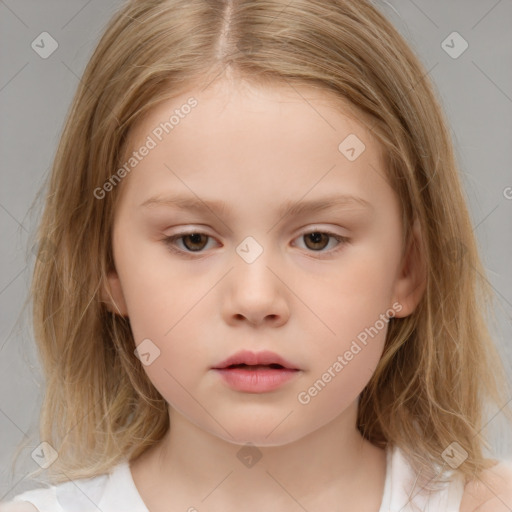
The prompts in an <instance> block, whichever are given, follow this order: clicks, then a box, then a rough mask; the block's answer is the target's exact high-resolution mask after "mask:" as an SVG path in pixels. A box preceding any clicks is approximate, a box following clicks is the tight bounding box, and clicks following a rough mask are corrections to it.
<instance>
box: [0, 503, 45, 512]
mask: <svg viewBox="0 0 512 512" xmlns="http://www.w3.org/2000/svg"><path fill="white" fill-rule="evenodd" d="M0 512H39V509H38V508H36V507H35V506H34V505H32V503H29V502H28V501H9V502H5V503H0Z"/></svg>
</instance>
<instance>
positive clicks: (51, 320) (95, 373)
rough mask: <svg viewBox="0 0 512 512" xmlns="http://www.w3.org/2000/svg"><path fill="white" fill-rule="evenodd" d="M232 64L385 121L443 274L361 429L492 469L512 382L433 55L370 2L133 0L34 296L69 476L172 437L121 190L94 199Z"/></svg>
mask: <svg viewBox="0 0 512 512" xmlns="http://www.w3.org/2000/svg"><path fill="white" fill-rule="evenodd" d="M227 65H229V66H230V69H232V70H233V71H234V72H235V73H236V77H237V78H238V79H239V80H246V81H247V82H251V83H255V84H260V85H263V84H265V85H270V86H272V85H278V84H281V85H286V84H291V85H306V86H309V87H314V88H316V89H317V90H319V91H325V92H328V93H329V94H330V96H332V97H336V98H339V99H340V104H341V102H345V103H347V104H350V105H352V106H353V107H354V111H355V112H359V113H361V114H362V115H363V117H362V118H365V119H370V120H371V121H372V126H371V127H370V128H371V130H372V133H373V134H374V135H375V136H376V137H377V139H378V140H379V142H380V143H381V144H382V148H383V150H384V153H385V157H386V163H387V172H388V178H389V180H390V183H392V185H393V187H394V189H395V191H396V193H397V195H398V197H399V199H400V204H401V207H402V220H403V226H404V234H403V236H404V247H405V246H406V244H407V243H408V242H409V241H410V240H411V228H412V225H413V221H414V220H415V219H418V222H419V225H420V226H421V233H422V246H423V250H422V255H423V258H424V262H425V266H426V269H427V278H426V281H427V282H426V287H425V292H424V294H423V296H422V299H421V301H420V303H419V305H418V307H417V308H416V310H415V311H414V313H413V314H411V315H410V316H408V317H406V318H393V319H391V321H390V325H389V329H388V333H387V338H386V345H385V349H384V353H383V355H382V358H381V360H380V362H379V364H378V367H377V369H376V371H375V373H374V375H373V376H372V378H371V380H370V382H369V383H368V385H367V386H366V388H365V389H364V390H363V392H362V395H361V397H360V402H359V412H358V419H357V425H358V428H359V430H360V432H361V433H362V435H363V436H364V437H365V438H366V439H368V440H369V441H371V442H372V443H374V444H375V445H377V446H380V447H385V446H387V445H390V446H392V445H396V446H398V447H400V448H401V449H402V450H403V451H404V452H405V454H406V456H407V457H408V459H409V460H410V462H411V464H412V465H413V467H414V469H415V470H416V471H417V472H418V473H420V472H423V474H425V475H427V476H428V478H433V477H435V476H436V475H437V473H438V471H437V469H436V468H438V467H439V465H440V466H441V467H442V468H445V464H444V462H443V458H442V455H441V454H442V452H443V451H444V450H445V449H446V448H447V447H448V446H449V445H450V444H451V443H452V442H453V441H456V442H458V443H459V444H460V445H461V446H462V447H463V448H464V449H465V450H466V451H467V453H468V454H469V456H468V458H467V460H466V461H465V462H464V463H463V464H462V465H461V466H460V467H459V468H458V471H460V472H462V473H463V474H464V476H465V477H466V479H469V478H470V477H473V476H474V475H478V474H479V473H480V472H481V471H482V470H483V469H484V468H487V467H490V465H491V461H490V460H489V459H485V458H484V456H483V447H484V446H488V445H487V442H486V441H485V438H484V437H482V436H483V434H482V429H483V427H484V426H485V425H484V424H483V421H484V418H483V413H484V406H485V404H486V403H488V401H490V403H495V404H497V405H498V406H499V407H501V405H502V404H503V403H505V401H506V397H507V395H506V392H505V388H506V378H505V374H504V371H503V368H502V362H501V361H500V358H499V354H498V352H497V351H496V348H495V347H494V345H493V342H492V340H491V337H490V335H489V332H488V330H487V326H486V321H485V313H486V310H489V311H490V310H491V309H492V307H491V306H492V294H491V292H490V288H489V285H488V284H487V282H486V280H485V278H484V274H485V272H484V270H483V268H482V266H481V263H480V259H479V256H478V252H477V247H476V243H475V239H474V235H473V232H472V225H471V221H470V217H469V215H468V211H467V207H466V204H465V200H464V196H463V192H462V187H461V183H460V181H459V176H458V168H457V163H456V159H455V156H454V150H453V147H452V142H451V140H450V135H449V132H448V130H447V122H446V120H445V119H444V117H443V113H442V109H441V107H440V106H439V103H438V100H437V99H436V95H435V92H434V89H433V86H432V85H431V83H430V82H429V80H428V77H427V76H426V71H425V69H424V68H423V66H422V65H421V63H420V62H419V60H418V58H417V57H416V56H415V55H414V53H413V52H412V51H411V49H410V48H409V47H408V45H407V43H406V42H405V41H404V39H403V38H402V37H401V36H400V35H399V33H398V32H397V30H396V29H395V28H394V27H393V26H392V24H391V23H390V22H389V21H388V20H387V19H386V18H385V17H384V16H383V14H381V13H380V12H379V11H378V10H377V9H376V8H375V7H374V6H372V5H371V4H370V3H368V2H367V1H362V0H331V1H326V0H295V1H294V2H285V1H284V0H261V1H258V2H252V1H243V0H239V1H236V0H235V1H229V0H226V1H221V0H218V1H215V0H209V1H205V0H133V1H130V2H127V3H126V4H125V5H123V6H122V8H121V9H120V10H119V11H118V12H117V13H116V14H115V15H114V17H113V19H112V20H111V21H110V22H109V24H108V26H107V28H106V31H105V33H104V35H103V37H102V38H101V40H100V42H99V44H98V46H97V48H96V50H95V52H94V54H93V55H92V58H91V59H90V61H89V63H88V65H87V68H86V69H85V72H84V74H83V77H82V80H81V83H80V85H79V87H78V90H77V92H76V96H75V98H74V100H73V103H72V106H71V109H70V112H69V114H68V117H67V122H66V124H65V128H64V131H63V134H62V138H61V140H60V144H59V146H58V150H57V153H56V156H55V161H54V165H53V169H52V172H51V176H50V179H49V184H48V192H47V196H46V204H45V209H44V213H43V216H42V219H41V222H40V226H39V230H38V233H37V239H38V242H39V244H40V246H41V244H42V245H46V248H47V247H48V246H51V247H53V251H52V252H51V258H49V259H48V258H38V259H37V261H36V265H35V269H34V276H33V283H32V289H31V295H32V298H33V322H34V334H35V338H36V341H37V346H38V353H39V357H40V359H41V362H42V365H43V369H44V373H45V378H46V394H45V396H44V401H43V405H42V410H41V417H40V436H41V440H42V441H47V442H48V443H50V444H51V445H52V446H53V447H54V448H55V449H56V450H57V452H58V454H59V457H58V459H57V460H56V461H55V462H54V463H53V464H52V465H51V466H50V468H49V469H48V471H49V472H50V475H51V477H50V479H51V481H52V482H54V483H59V482H62V481H66V480H69V479H77V478H83V477H91V476H94V475H98V474H102V473H104V472H107V471H108V470H109V469H111V467H112V466H113V465H115V464H116V463H118V462H120V461H121V460H123V459H126V458H129V459H133V458H135V457H137V456H138V455H140V454H141V453H143V452H144V451H145V450H146V449H147V448H149V447H150V446H152V445H154V444H155V443H157V442H158V441H159V440H161V439H162V437H163V436H164V434H165V433H166V432H167V430H168V429H169V419H168V411H167V404H166V402H165V400H164V399H163V397H162V396H161V395H160V394H159V393H158V391H157V390H156V389H155V388H154V386H153V385H152V384H151V382H150V381H149V379H148V377H147V376H146V374H145V372H144V370H143V367H142V364H141V363H140V361H139V360H138V359H137V358H136V356H135V355H134V347H135V343H134V340H133V337H132V333H131V330H130V325H129V320H128V319H127V318H124V317H122V316H120V315H117V314H113V313H111V312H109V311H108V310H107V308H106V305H105V303H102V302H101V299H100V290H101V288H102V286H103V285H104V283H105V282H106V279H107V274H108V271H109V270H110V269H111V268H113V265H114V261H113V257H112V247H111V227H112V221H113V214H114V211H115V208H116V203H117V201H118V197H119V192H120V191H119V188H120V187H114V188H113V190H112V191H111V192H109V193H108V194H106V195H105V197H104V198H103V199H101V200H98V199H97V198H96V197H95V195H94V194H93V191H94V190H95V189H97V187H101V186H102V185H103V184H104V183H105V182H106V181H107V180H108V179H109V177H110V176H111V175H112V174H113V173H114V172H115V170H116V169H118V168H119V166H120V165H121V164H122V162H123V158H124V155H126V154H127V151H128V149H129V144H130V139H129V135H130V133H131V130H132V129H133V127H134V126H135V125H136V123H137V122H139V121H140V120H141V119H142V118H143V116H144V115H145V114H146V113H147V112H148V111H149V110H150V109H151V108H153V107H155V106H156V105H158V104H159V103H160V102H162V101H164V100H166V99H169V98H172V97H174V96H177V95H179V94H182V93H183V92H184V91H187V90H189V89H190V88H191V87H193V86H196V85H199V86H201V85H203V86H206V85H208V84H210V83H211V82H212V81H213V80H215V79H216V78H217V77H219V76H222V73H223V71H224V70H225V67H226V66H227ZM445 469H449V468H445ZM35 473H38V472H35ZM439 478H441V475H439Z"/></svg>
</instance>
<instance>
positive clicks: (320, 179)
mask: <svg viewBox="0 0 512 512" xmlns="http://www.w3.org/2000/svg"><path fill="white" fill-rule="evenodd" d="M191 96H194V97H195V98H196V99H197V100H198V106H197V107H195V108H194V109H193V110H192V111H191V113H190V114H188V115H187V116H185V117H184V118H183V119H181V120H180V123H179V125H177V126H175V128H174V129H173V131H172V132H171V133H170V134H169V135H167V136H165V138H164V139H163V140H162V142H160V143H159V144H158V145H157V147H155V148H154V149H152V150H151V151H150V153H149V154H148V155H147V156H146V157H145V158H144V159H143V160H142V161H141V162H140V163H139V164H138V165H137V167H136V169H134V170H133V171H132V172H131V173H130V174H129V175H128V176H127V177H125V178H124V180H123V182H122V183H121V185H119V186H120V187H122V190H121V197H120V202H119V205H118V209H117V210H116V216H115V222H114V226H113V250H114V260H115V267H116V269H115V271H113V272H112V273H111V274H110V275H109V280H108V283H107V286H106V289H105V295H104V297H105V301H107V302H109V303H110V306H109V307H110V308H111V309H112V310H115V311H117V313H119V314H122V315H124V316H128V317H129V319H130V325H131V328H132V331H133V335H134V339H135V342H136V344H137V345H138V344H140V343H141V342H142V340H144V339H148V338H149V339H150V340H151V342H152V343H153V344H154V345H155V346H157V347H158V348H159V350H160V356H159V357H157V358H156V359H155V360H154V361H153V362H152V363H151V364H150V365H148V366H144V369H145V371H146V373H147V375H148V377H149V379H150V380H151V381H152V383H153V384H154V385H155V387H156V388H157V389H158V390H159V392H160V393H161V394H162V396H163V397H164V398H165V399H166V401H167V402H168V404H169V415H170V423H171V429H170V430H169V432H168V433H167V435H166V436H165V438H164V439H163V440H162V441H161V442H160V443H159V444H157V445H156V446H154V447H152V448H151V449H150V450H148V451H147V452H145V453H144V454H143V455H142V456H141V457H139V458H138V459H137V460H134V461H132V462H131V470H132V476H133V478H134V482H135V484H136V486H137V489H138V490H139V493H140V495H141V497H142V498H143V500H144V502H145V503H146V505H147V507H148V509H149V510H150V511H151V512H160V511H163V510H166V511H168V510H188V509H189V508H190V507H196V508H197V509H198V510H202V511H203V510H205V511H206V510H207V511H220V510H222V511H224V512H231V511H235V510H236V511H238V510H240V504H241V503H243V509H244V510H245V511H247V512H253V511H260V510H262V509H264V510H267V511H270V512H273V511H278V510H279V511H283V510H284V511H296V510H303V509H302V508H301V507H304V508H306V509H307V510H339V506H340V503H342V504H343V507H344V510H359V511H363V512H364V511H374V512H375V511H376V510H378V508H379V506H380V503H381V500H382V493H383V487H384V479H385V452H384V451H383V450H381V449H379V448H376V447H375V446H373V445H372V444H370V443H369V442H368V441H366V440H364V439H363V438H362V436H361V435H360V434H359V432H358V431H357V429H356V415H357V403H358V402H357V400H358V396H359V394H360V393H361V391H362V390H363V388H364V387H365V385H366V384H367V382H368V381H369V379H370V377H371V375H372V374H373V372H374V370H375V368H376V366H377V363H378V361H379V358H380V356H381V354H382V351H383V348H384V341H385V335H386V329H387V324H386V325H385V327H384V328H382V329H381V330H380V331H379V332H378V335H376V336H374V337H373V338H370V339H369V342H368V344H367V345H366V346H365V347H364V348H363V349H362V350H361V351H360V352H359V353H358V354H357V355H356V356H355V357H354V358H353V359H352V360H351V361H350V362H349V363H348V364H347V365H346V366H345V367H344V368H343V370H342V371H341V372H339V373H337V374H336V377H335V378H332V379H331V381H330V382H329V383H328V384H327V385H326V386H325V387H324V388H323V389H322V390H321V392H320V393H318V394H317V395H316V396H314V397H312V398H311V400H310V402H309V403H308V404H306V405H304V404H301V403H299V401H298V399H297V396H298V393H300V392H301V391H304V390H307V389H308V388H309V387H310V386H312V385H313V383H314V382H315V381H316V380H317V379H319V378H321V377H322V374H324V372H325V371H326V369H327V368H329V367H331V366H332V365H333V363H334V362H335V361H336V360H337V357H338V355H340V354H344V353H345V351H346V350H348V349H349V348H350V346H351V343H352V341H353V340H355V339H356V336H357V335H358V334H359V333H361V332H362V331H364V329H365V328H367V327H369V326H373V325H374V324H375V323H376V321H377V320H378V319H379V318H380V315H382V314H384V313H385V312H386V310H388V309H389V308H392V305H393V304H394V303H396V302H398V303H399V304H400V306H401V310H400V312H397V313H396V315H395V316H396V317H404V316H407V315H409V314H411V313H412V312H413V311H414V309H415V307H416V306H417V304H418V302H419V300H420V298H421V294H422V293H423V291H424V289H423V286H422V282H423V278H422V274H421V270H420V269H421V265H420V257H419V254H418V253H417V252H415V251H414V250H413V249H412V246H411V247H408V248H404V247H402V245H401V236H402V226H401V220H400V218H401V217H400V208H399V205H400V203H399V199H398V198H397V196H396V194H395V192H394V191H393V189H392V188H391V186H390V185H389V183H388V182H387V180H386V178H385V169H384V165H383V155H382V153H381V149H380V146H379V145H378V143H377V141H376V140H375V139H374V138H373V137H372V134H371V133H370V131H369V130H368V129H367V128H366V126H367V123H365V122H364V120H363V118H361V121H358V120H357V119H355V118H352V117H348V116H347V115H345V113H344V112H343V111H342V110H341V109H340V106H339V105H338V106H335V105H334V104H333V102H332V101H331V100H332V98H331V97H330V96H329V95H328V94H327V93H324V92H320V91H318V90H316V89H309V88H306V87H294V88H293V89H292V88H288V87H273V88H271V89H270V88H261V87H259V88H256V87H251V86H249V85H247V84H241V83H239V82H236V81H234V80H229V79H223V81H222V82H218V83H217V85H215V86H210V87H208V88H207V89H205V90H200V89H194V90H190V91H189V92H187V94H184V95H182V96H180V97H177V98H173V99H172V100H169V101H167V102H165V103H163V104H161V105H159V106H157V107H156V108H155V109H154V110H153V111H151V112H150V114H149V115H148V116H147V117H146V118H145V119H144V120H143V122H141V123H140V124H139V125H138V126H137V127H136V128H135V129H134V131H133V132H132V134H131V141H132V148H138V147H140V145H142V144H143V143H144V141H145V140H146V138H147V136H148V135H149V134H151V132H152V130H153V129H154V128H155V126H157V125H158V124H159V123H160V122H162V121H164V120H166V119H168V117H169V112H171V111H172V110H174V109H175V108H180V106H181V105H183V104H185V103H186V101H187V99H188V98H190V97H191ZM349 134H356V135H357V137H358V138H359V139H360V140H361V141H363V143H364V144H365V146H366V148H365V150H364V151H363V152H362V153H361V154H360V156H359V157H358V158H357V159H356V160H354V161H349V160H348V159H347V158H346V157H345V156H344V155H343V154H342V153H341V152H340V151H339V150H338V145H339V144H340V143H341V142H342V141H343V140H344V139H345V137H347V136H348V135H349ZM170 193H183V194H186V195H188V196H191V197H193V198H194V197H195V198H197V197H198V198H200V199H201V201H209V200H219V201H225V203H226V205H227V208H226V209H225V210H224V211H219V212H216V213H215V215H214V214H213V213H212V212H207V213H197V212H193V211H190V210H179V209H176V208H173V207H170V206H163V205H158V206H153V207H150V208H144V207H141V206H140V205H141V204H142V203H143V202H144V201H146V200H147V199H148V198H150V197H152V196H154V195H161V196H166V195H168V194H170ZM331 194H339V195H342V194H350V195H355V196H359V197H362V198H363V199H365V200H366V201H368V203H370V205H371V206H370V207H369V208H364V207H362V206H361V205H359V204H356V203H355V204H350V205H348V206H345V207H343V208H338V209H329V210H325V211H320V212H316V213H315V212H309V213H305V214H303V215H301V216H292V215H288V216H283V215H282V214H279V213H278V209H279V208H280V207H281V206H282V205H283V203H285V202H286V201H289V200H293V201H294V202H297V203H298V202H302V201H307V200H313V199H319V198H323V197H326V196H327V195H331ZM228 208H229V209H230V210H232V212H231V214H230V212H229V210H228ZM326 231H327V232H333V233H335V235H337V236H343V237H347V238H348V239H349V241H348V242H345V243H344V242H341V243H339V245H338V242H337V241H336V239H335V238H327V237H326V238H324V239H323V240H322V241H321V242H318V241H317V242H316V244H315V243H314V241H311V239H310V237H309V239H308V236H306V235H307V234H310V233H313V232H316V233H318V232H320V233H324V232H326ZM190 232H201V233H204V234H205V235H208V237H203V239H202V240H201V239H200V240H199V241H197V238H196V239H195V240H193V241H191V240H190V239H186V240H185V239H183V238H182V239H179V240H176V241H175V242H174V247H176V248H177V249H178V250H179V249H181V250H182V252H181V253H176V252H172V251H171V250H170V249H169V246H168V245H166V243H165V241H164V239H165V237H166V236H171V235H176V234H182V235H183V234H184V233H190ZM248 236H251V237H253V238H254V239H255V240H256V241H257V243H258V244H259V246H261V248H262V249H263V252H262V254H261V255H260V256H259V257H258V258H257V259H256V260H255V261H253V262H252V263H247V262H246V261H244V259H242V258H241V257H240V256H239V254H238V253H237V252H236V248H237V246H239V244H240V243H241V242H242V241H243V240H244V239H245V238H246V237H248ZM415 236H416V237H417V239H418V241H419V238H420V233H419V232H418V231H417V230H416V231H415ZM185 243H187V244H188V247H189V252H188V255H187V252H186V251H187V246H186V245H184V244H185ZM322 244H323V245H322ZM190 247H192V248H197V247H199V248H201V250H202V252H199V253H198V252H195V253H194V252H192V251H190ZM187 256H188V257H187ZM109 297H111V298H109ZM241 349H247V350H252V351H255V352H258V351H262V350H271V351H273V352H276V353H277V354H279V355H281V356H282V357H284V358H285V359H287V360H288V361H290V362H292V363H293V364H294V366H295V367H296V368H299V369H300V372H298V373H297V374H296V376H295V377H294V378H293V379H292V380H291V381H289V382H287V383H286V384H285V385H284V386H282V387H281V388H279V389H278V390H275V391H272V392H268V393H260V394H257V393H247V392H239V391H235V390H232V389H231V388H229V387H228V386H227V385H226V384H225V383H224V382H223V380H222V379H221V378H220V377H219V375H218V374H217V373H216V372H215V371H213V370H211V368H212V367H213V366H215V365H216V364H217V363H219V362H220V361H222V360H224V359H225V358H227V357H228V356H230V355H232V354H234V353H235V352H237V351H238V350H241ZM246 443H252V445H255V446H257V447H258V448H257V450H258V454H259V455H261V459H260V460H259V461H258V462H257V463H256V464H255V465H254V466H252V467H246V466H245V465H244V464H242V462H241V461H240V460H239V458H238V457H237V453H238V452H239V450H240V449H241V448H242V447H243V446H244V445H246ZM252 449H253V450H255V449H254V448H252ZM253 455H254V453H253ZM299 504H300V505H299ZM191 510H192V509H191Z"/></svg>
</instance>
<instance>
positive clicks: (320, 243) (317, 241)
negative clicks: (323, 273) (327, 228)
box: [303, 231, 331, 250]
mask: <svg viewBox="0 0 512 512" xmlns="http://www.w3.org/2000/svg"><path fill="white" fill-rule="evenodd" d="M303 236H304V240H305V242H306V246H307V248H308V249H317V250H318V249H320V250H321V249H325V247H327V244H328V243H329V238H331V237H330V236H329V235H328V234H327V233H320V232H319V231H314V232H313V233H308V234H307V235H303Z"/></svg>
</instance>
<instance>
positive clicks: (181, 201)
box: [139, 194, 373, 217]
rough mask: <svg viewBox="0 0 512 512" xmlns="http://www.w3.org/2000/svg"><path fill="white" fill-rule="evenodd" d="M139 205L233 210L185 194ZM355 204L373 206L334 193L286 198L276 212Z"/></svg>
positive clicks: (297, 212)
mask: <svg viewBox="0 0 512 512" xmlns="http://www.w3.org/2000/svg"><path fill="white" fill-rule="evenodd" d="M139 206H140V207H141V208H153V207H156V206H166V207H169V208H177V209H181V210H191V211H195V212H198V213H205V212H207V211H208V210H209V211H210V212H213V213H215V214H219V215H222V214H228V215H230V216H233V211H232V210H231V208H229V207H228V205H227V204H226V203H225V202H224V201H216V200H202V199H199V198H198V197H192V196H185V195H170V196H169V195H168V196H165V197H162V196H153V197H150V198H149V199H146V200H145V201H144V202H143V203H142V204H140V205H139ZM357 206H359V207H361V208H364V209H369V210H373V206H372V205H371V204H370V203H369V202H368V201H366V200H365V199H363V198H362V197H358V196H354V195H348V194H335V195H330V196H326V197H323V198H321V199H314V200H308V201H302V200H299V201H293V200H288V201H286V202H284V203H283V204H282V205H281V207H280V208H279V210H278V211H277V214H278V216H279V217H284V216H287V215H302V214H304V213H314V212H319V211H323V210H328V209H334V208H337V209H349V208H351V207H357Z"/></svg>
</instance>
